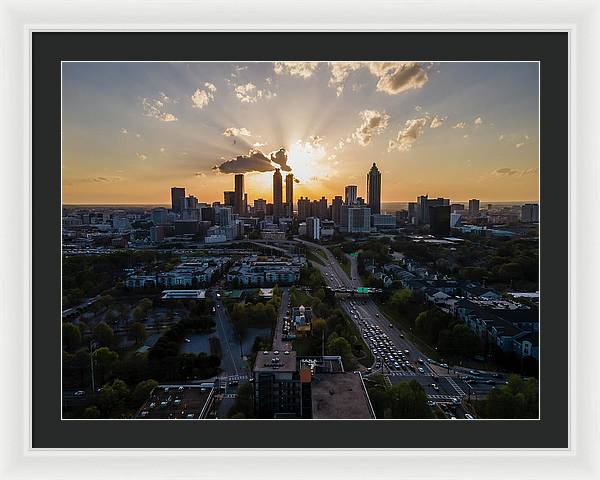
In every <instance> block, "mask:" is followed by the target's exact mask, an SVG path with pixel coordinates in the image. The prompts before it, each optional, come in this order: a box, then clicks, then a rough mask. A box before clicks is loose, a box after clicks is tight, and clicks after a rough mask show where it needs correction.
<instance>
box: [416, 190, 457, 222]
mask: <svg viewBox="0 0 600 480" xmlns="http://www.w3.org/2000/svg"><path fill="white" fill-rule="evenodd" d="M437 206H448V207H449V206H450V199H448V198H443V197H438V198H428V196H427V195H421V196H420V197H417V216H418V218H419V222H418V223H421V224H428V223H429V222H430V219H429V207H437Z"/></svg>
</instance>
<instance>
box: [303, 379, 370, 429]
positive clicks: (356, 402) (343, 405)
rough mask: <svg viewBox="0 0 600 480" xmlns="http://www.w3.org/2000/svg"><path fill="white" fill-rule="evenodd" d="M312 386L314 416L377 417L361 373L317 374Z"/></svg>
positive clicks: (320, 417)
mask: <svg viewBox="0 0 600 480" xmlns="http://www.w3.org/2000/svg"><path fill="white" fill-rule="evenodd" d="M311 388H312V410H313V418H316V419H353V418H364V419H372V418H375V417H374V415H373V413H372V408H371V405H370V402H369V397H368V395H367V392H366V390H365V388H364V385H363V382H362V380H361V378H360V374H357V373H323V374H316V375H314V376H313V379H312V386H311Z"/></svg>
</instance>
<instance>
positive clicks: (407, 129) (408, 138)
mask: <svg viewBox="0 0 600 480" xmlns="http://www.w3.org/2000/svg"><path fill="white" fill-rule="evenodd" d="M425 125H427V118H425V117H421V118H413V119H412V120H407V121H406V122H405V123H404V128H403V129H402V130H400V131H399V132H398V135H397V136H396V140H390V142H389V143H388V152H390V151H392V150H400V151H402V152H407V151H408V150H410V149H411V148H412V147H413V144H414V143H415V142H416V141H417V139H418V138H419V137H420V136H421V135H422V134H423V129H424V128H425Z"/></svg>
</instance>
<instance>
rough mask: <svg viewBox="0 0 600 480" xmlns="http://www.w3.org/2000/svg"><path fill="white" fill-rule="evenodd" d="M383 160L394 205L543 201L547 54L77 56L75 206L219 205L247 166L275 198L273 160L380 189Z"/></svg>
mask: <svg viewBox="0 0 600 480" xmlns="http://www.w3.org/2000/svg"><path fill="white" fill-rule="evenodd" d="M150 77H151V78H152V79H151V80H148V78H150ZM299 91H302V92H303V95H298V92H299ZM373 163H377V166H378V167H379V170H380V172H381V176H382V177H383V180H382V182H381V201H382V203H391V202H409V201H414V199H415V198H416V197H417V196H419V195H422V194H424V193H429V194H430V195H432V196H441V197H445V198H450V199H452V201H457V202H460V201H466V200H468V199H469V198H481V199H482V201H484V202H494V201H496V202H503V201H517V200H519V201H539V189H538V65H537V63H402V62H395V63H392V62H333V63H327V62H261V63H239V64H232V63H143V62H142V63H64V64H63V201H64V203H65V204H123V205H125V204H168V203H169V198H168V188H170V186H173V185H181V186H185V187H186V189H187V191H189V192H192V193H194V194H195V195H196V196H197V197H198V201H200V202H207V203H212V202H213V201H220V200H221V199H222V198H223V191H226V190H227V191H229V190H232V187H234V178H233V177H234V175H235V174H239V173H243V174H244V175H245V181H244V184H245V185H244V186H243V187H242V189H244V188H245V191H246V192H247V193H248V202H249V203H252V201H253V200H254V199H257V198H264V199H266V200H267V201H269V202H273V196H272V175H273V171H274V169H275V168H280V169H281V173H282V174H283V175H284V176H285V175H287V174H289V173H292V174H293V175H294V179H295V182H294V183H295V184H294V197H295V199H297V198H300V197H301V196H305V197H309V198H311V199H319V198H321V197H322V196H325V197H326V198H328V199H333V198H334V197H335V196H336V195H344V187H345V186H346V185H357V186H358V196H361V197H363V198H367V191H366V190H367V189H366V183H365V180H364V179H365V174H366V173H367V172H368V168H369V165H371V164H373ZM236 200H237V201H238V203H239V202H240V201H241V199H239V198H237V196H236ZM282 200H283V199H282ZM286 200H287V199H286ZM286 203H287V201H286Z"/></svg>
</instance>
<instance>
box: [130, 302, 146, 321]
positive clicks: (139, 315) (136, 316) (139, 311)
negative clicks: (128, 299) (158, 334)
mask: <svg viewBox="0 0 600 480" xmlns="http://www.w3.org/2000/svg"><path fill="white" fill-rule="evenodd" d="M131 316H132V317H133V321H134V322H136V323H139V322H141V321H142V320H143V319H144V318H145V317H146V313H145V312H144V309H143V308H142V307H140V306H139V305H138V306H137V307H135V308H134V309H133V310H132V311H131Z"/></svg>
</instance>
